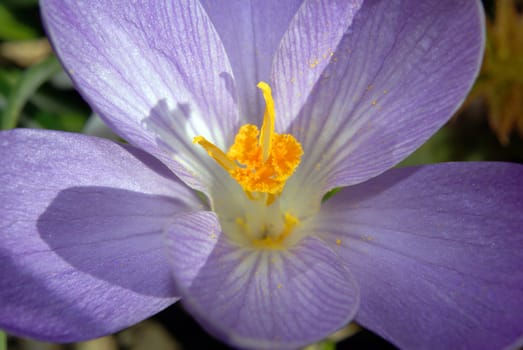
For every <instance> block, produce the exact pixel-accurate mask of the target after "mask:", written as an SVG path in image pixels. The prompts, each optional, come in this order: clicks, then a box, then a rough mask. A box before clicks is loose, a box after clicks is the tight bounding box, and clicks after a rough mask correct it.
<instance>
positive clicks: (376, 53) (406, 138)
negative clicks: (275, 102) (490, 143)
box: [282, 0, 484, 191]
mask: <svg viewBox="0 0 523 350" xmlns="http://www.w3.org/2000/svg"><path fill="white" fill-rule="evenodd" d="M483 47H484V18H483V11H482V8H481V4H480V2H479V1H469V0H466V1H456V0H443V1H442V0H433V1H418V0H408V1H366V2H365V3H364V4H363V6H362V8H361V9H360V10H359V12H358V14H357V15H356V18H355V20H354V21H353V22H352V25H351V26H350V28H349V30H348V31H347V32H346V34H345V36H344V38H343V40H342V41H341V43H340V45H339V46H338V47H337V48H336V51H335V52H334V54H333V56H332V57H330V64H329V65H328V66H327V67H326V69H325V70H323V71H322V75H321V76H320V77H319V80H318V81H317V82H316V85H315V86H314V90H313V92H312V93H311V94H310V95H309V96H308V100H307V101H306V103H305V105H303V106H302V107H301V109H300V112H301V113H300V114H299V115H298V116H297V118H296V119H294V120H292V119H291V118H285V120H283V121H282V122H283V123H285V125H282V128H283V129H285V128H286V127H287V128H288V131H290V132H291V133H293V134H294V135H295V136H297V138H298V140H300V142H302V145H303V148H304V156H303V161H302V164H301V166H300V168H299V169H298V172H297V173H296V176H295V177H296V179H295V181H296V180H298V181H297V183H296V185H295V187H294V188H295V190H297V191H299V189H300V188H302V187H303V186H304V184H310V183H318V184H321V186H323V187H324V191H326V190H328V189H331V188H333V187H338V186H346V185H351V184H356V183H359V182H362V181H365V180H367V179H369V178H371V177H373V176H376V175H378V174H380V173H382V172H383V171H385V170H387V169H388V168H390V167H392V166H393V165H395V164H396V163H398V162H399V161H400V160H402V159H403V158H404V157H406V156H407V155H408V154H410V153H411V152H412V151H413V150H415V149H416V148H417V147H418V146H420V145H421V144H422V143H423V142H425V141H426V140H427V139H428V138H429V137H430V136H431V135H432V134H433V133H434V132H435V131H436V130H437V129H438V128H439V127H441V126H442V125H443V124H444V123H445V122H446V121H447V120H448V119H449V117H450V116H451V115H452V113H453V112H454V111H455V110H456V109H457V108H458V106H459V105H460V104H461V102H462V101H463V99H464V98H465V96H466V93H467V91H468V90H469V88H470V87H471V85H472V83H473V81H474V78H475V77H476V75H477V72H478V69H479V65H480V63H481V57H482V53H483ZM303 60H306V57H304V58H303ZM322 62H323V61H322ZM315 69H316V68H309V69H308V71H310V70H315ZM295 74H296V73H295ZM298 74H299V73H298ZM307 74H311V73H307ZM289 77H290V76H288V75H287V76H285V78H286V79H287V78H289ZM297 89H302V90H303V91H304V92H308V91H309V89H310V87H309V86H305V84H300V85H297V86H291V87H287V86H285V87H284V88H283V89H282V90H284V91H285V93H289V91H292V92H296V93H298V90H297ZM282 94H283V92H282ZM292 98H294V96H293V97H292ZM289 99H291V97H289ZM284 102H287V101H284ZM284 115H287V114H284ZM289 116H290V117H295V115H289Z"/></svg>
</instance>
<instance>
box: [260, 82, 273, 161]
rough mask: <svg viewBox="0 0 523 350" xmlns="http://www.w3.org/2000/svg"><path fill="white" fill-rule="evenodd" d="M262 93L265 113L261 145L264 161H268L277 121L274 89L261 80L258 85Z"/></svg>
mask: <svg viewBox="0 0 523 350" xmlns="http://www.w3.org/2000/svg"><path fill="white" fill-rule="evenodd" d="M256 87H258V88H259V89H260V90H261V91H262V93H263V98H264V99H265V113H264V114H263V124H262V127H261V133H260V142H259V144H260V146H261V148H262V151H263V161H264V162H265V161H267V158H269V154H270V153H271V149H272V140H273V137H274V123H275V118H276V116H275V112H274V100H273V99H272V90H271V87H270V86H269V84H267V83H266V82H264V81H260V82H259V83H258V85H256Z"/></svg>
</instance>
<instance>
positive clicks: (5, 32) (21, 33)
mask: <svg viewBox="0 0 523 350" xmlns="http://www.w3.org/2000/svg"><path fill="white" fill-rule="evenodd" d="M0 23H2V25H0V39H3V40H26V39H33V38H35V37H36V36H37V35H38V33H37V31H36V30H35V29H34V28H32V27H30V26H28V25H26V24H24V23H21V22H19V21H18V20H17V19H16V17H15V16H14V15H13V14H12V13H11V12H10V11H9V9H8V8H7V7H6V6H4V5H2V4H0Z"/></svg>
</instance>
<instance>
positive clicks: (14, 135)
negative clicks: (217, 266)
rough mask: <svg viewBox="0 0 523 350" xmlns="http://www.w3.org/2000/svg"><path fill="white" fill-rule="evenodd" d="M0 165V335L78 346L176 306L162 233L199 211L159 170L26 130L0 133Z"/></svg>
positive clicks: (146, 161)
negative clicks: (186, 213) (184, 214)
mask: <svg viewBox="0 0 523 350" xmlns="http://www.w3.org/2000/svg"><path fill="white" fill-rule="evenodd" d="M0 159H2V171H1V172H0V183H1V184H2V186H0V198H1V199H2V200H1V201H0V232H1V242H2V243H1V245H0V276H1V278H0V300H1V301H2V302H1V303H0V328H2V329H5V330H7V331H8V332H10V333H13V334H18V335H22V336H29V337H35V338H39V339H44V340H49V341H59V342H65V341H77V340H81V339H89V338H93V337H97V336H101V335H105V334H108V333H113V332H116V331H118V330H120V329H122V328H124V327H126V326H129V325H131V324H134V323H136V322H138V321H140V320H142V319H144V318H146V317H148V316H150V315H152V314H154V313H156V312H158V311H159V310H161V309H163V308H165V307H166V306H168V305H170V304H172V303H173V302H175V301H176V300H177V292H176V289H175V287H174V284H173V282H172V277H171V273H170V269H169V265H168V263H167V261H166V258H165V254H164V253H165V252H164V249H165V244H164V240H163V239H162V237H163V236H162V230H163V228H164V226H165V224H166V222H167V220H170V218H171V217H172V216H174V215H176V214H178V213H180V212H183V211H187V210H189V209H190V210H194V208H196V207H198V201H197V200H196V199H195V198H194V196H193V195H192V192H190V191H189V190H188V189H187V188H186V187H185V185H183V184H181V183H180V182H179V180H177V179H176V178H175V177H174V176H173V175H172V173H170V171H169V170H168V169H167V168H166V167H165V166H164V165H162V164H161V163H160V162H159V161H158V160H156V159H154V158H152V157H151V156H148V155H147V154H145V153H144V152H142V151H139V150H137V149H135V148H133V147H130V146H122V145H119V144H116V143H113V142H111V141H108V140H103V139H98V138H93V137H88V136H81V135H74V134H67V133H60V132H44V131H32V130H14V131H9V132H2V133H0ZM151 272H152V273H151Z"/></svg>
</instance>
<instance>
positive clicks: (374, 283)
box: [317, 163, 523, 349]
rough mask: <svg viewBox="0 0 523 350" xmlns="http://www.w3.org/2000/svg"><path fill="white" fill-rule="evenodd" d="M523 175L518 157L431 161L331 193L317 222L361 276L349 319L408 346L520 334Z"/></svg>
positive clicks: (474, 345)
mask: <svg viewBox="0 0 523 350" xmlns="http://www.w3.org/2000/svg"><path fill="white" fill-rule="evenodd" d="M522 179H523V166H521V165H516V164H508V163H461V164H460V163H448V164H438V165H433V166H426V167H418V168H402V169H394V170H391V171H389V172H387V173H385V174H383V175H381V176H379V177H377V178H375V179H373V180H370V181H368V182H365V183H363V184H360V185H356V186H354V187H350V188H346V189H344V190H342V191H341V192H340V193H338V194H336V195H335V196H334V197H333V198H332V199H329V200H328V201H327V202H326V203H325V204H324V207H323V208H322V211H321V214H320V218H319V221H318V226H317V230H318V232H322V234H321V236H322V237H323V238H324V239H325V240H326V241H327V242H330V243H331V245H332V246H333V247H334V248H335V249H337V251H338V253H339V254H340V256H341V257H342V258H343V259H344V260H345V264H346V265H347V266H349V267H350V268H351V271H352V272H353V273H354V275H355V277H356V279H357V280H358V283H359V285H360V288H361V306H360V309H359V311H358V315H357V318H356V320H357V321H358V322H360V323H361V324H362V325H364V326H365V327H368V328H370V329H372V330H374V331H376V332H377V333H379V334H381V335H382V336H383V337H385V338H387V339H389V340H391V341H392V342H394V343H395V344H396V345H398V346H399V347H400V348H405V349H427V348H429V349H431V348H441V349H502V348H506V347H508V346H509V345H511V344H512V343H513V342H515V341H516V340H517V339H518V338H520V341H521V340H523V337H522V336H523V313H522V312H521V310H522V309H523V234H522V231H521V228H522V227H523V216H522V215H521V213H522V212H523V196H522V193H523V182H522ZM323 232H325V233H323ZM336 240H339V241H337V242H336Z"/></svg>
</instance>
